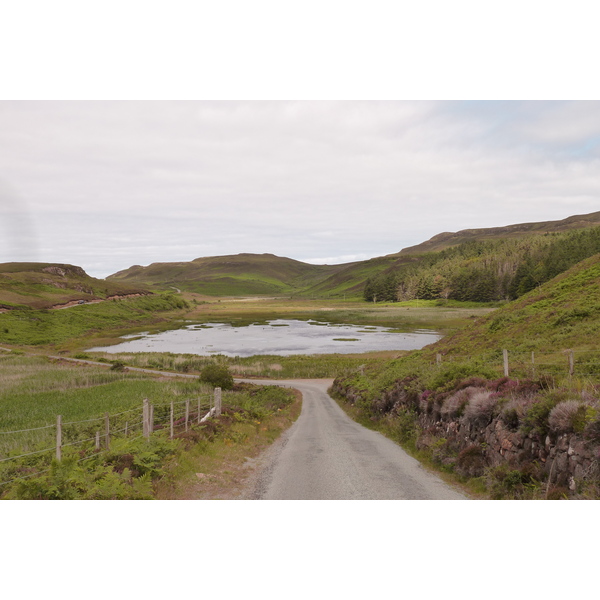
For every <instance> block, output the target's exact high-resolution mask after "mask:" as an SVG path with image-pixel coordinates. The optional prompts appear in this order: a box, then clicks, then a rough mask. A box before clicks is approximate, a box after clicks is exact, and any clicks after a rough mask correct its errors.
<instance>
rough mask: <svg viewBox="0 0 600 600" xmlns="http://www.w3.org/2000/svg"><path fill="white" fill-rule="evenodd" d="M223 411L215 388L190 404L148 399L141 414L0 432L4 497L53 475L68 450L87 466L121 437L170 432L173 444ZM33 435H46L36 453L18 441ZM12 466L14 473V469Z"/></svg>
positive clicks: (38, 441)
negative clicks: (21, 484) (22, 483)
mask: <svg viewBox="0 0 600 600" xmlns="http://www.w3.org/2000/svg"><path fill="white" fill-rule="evenodd" d="M221 407H222V393H221V388H215V389H214V391H213V393H212V394H202V395H199V396H198V397H197V398H195V399H193V400H192V399H189V398H188V399H185V400H180V401H171V402H168V403H160V404H152V403H151V402H150V401H149V400H148V399H144V401H143V403H142V407H141V409H140V408H139V407H138V408H132V409H129V410H126V411H122V412H119V413H114V414H108V413H106V414H105V415H104V416H101V417H94V418H91V419H82V420H79V421H68V422H64V421H63V420H62V415H57V417H56V423H55V424H53V425H44V426H41V427H32V428H29V429H18V430H12V431H0V441H1V442H4V444H3V447H4V448H5V450H4V454H5V455H2V453H0V492H1V491H2V486H6V485H7V484H10V483H12V482H14V481H18V480H20V479H28V478H31V477H36V476H39V475H43V474H44V473H47V472H48V471H50V464H51V463H52V460H57V461H59V462H60V461H61V460H62V458H63V450H64V449H65V448H77V449H78V450H79V451H80V454H81V457H80V458H79V459H78V460H77V462H83V461H85V460H88V459H91V458H94V457H97V456H98V454H99V453H101V452H106V451H108V450H110V446H111V440H112V439H114V438H117V437H118V438H127V439H129V440H134V439H137V438H141V437H144V438H146V439H148V440H149V439H150V436H151V435H153V434H154V433H155V432H157V431H161V430H162V431H164V430H165V429H167V431H168V433H169V437H170V438H171V439H173V438H174V437H175V435H176V434H178V433H180V432H181V431H185V432H187V431H188V430H189V429H190V428H191V427H192V425H194V424H200V423H202V422H204V421H206V420H207V419H210V418H211V417H213V416H219V415H220V414H221ZM31 433H33V434H39V433H43V434H44V435H43V439H40V438H34V442H33V443H34V444H35V445H36V446H37V447H36V448H35V449H32V450H30V449H28V448H27V443H20V442H19V439H18V436H19V435H21V434H31ZM135 434H137V435H135ZM11 436H13V440H12V442H11V441H10V437H11ZM30 443H31V441H30ZM6 449H7V450H6ZM30 458H31V459H33V460H29V459H30ZM40 458H41V459H42V460H40ZM11 461H12V462H11ZM11 466H14V468H12V469H11V468H10V467H11ZM6 467H8V468H6ZM44 467H47V468H44ZM2 475H4V477H3V476H2Z"/></svg>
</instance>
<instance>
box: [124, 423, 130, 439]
mask: <svg viewBox="0 0 600 600" xmlns="http://www.w3.org/2000/svg"><path fill="white" fill-rule="evenodd" d="M128 427H129V421H125V437H127V433H128Z"/></svg>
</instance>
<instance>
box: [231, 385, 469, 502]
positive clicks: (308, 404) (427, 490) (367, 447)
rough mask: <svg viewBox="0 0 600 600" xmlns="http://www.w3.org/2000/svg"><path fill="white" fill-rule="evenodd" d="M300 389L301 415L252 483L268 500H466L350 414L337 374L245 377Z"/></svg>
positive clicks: (256, 495)
mask: <svg viewBox="0 0 600 600" xmlns="http://www.w3.org/2000/svg"><path fill="white" fill-rule="evenodd" d="M242 381H249V382H252V383H256V384H260V385H282V386H286V387H293V388H296V389H298V390H300V391H301V392H302V396H303V402H302V411H301V414H300V417H299V418H298V420H297V421H296V422H295V423H294V425H292V427H291V428H290V429H289V430H288V431H286V432H285V433H284V434H283V435H282V437H281V438H280V439H279V440H277V442H275V444H274V445H273V446H272V447H271V448H269V449H268V450H267V451H266V452H265V455H264V457H263V459H262V464H261V465H260V467H259V469H260V470H259V473H258V476H257V477H256V481H255V484H254V489H253V490H252V492H251V493H250V495H249V496H248V497H249V498H252V499H264V500H466V499H467V497H466V496H464V495H463V494H461V493H459V492H458V491H456V490H454V489H453V488H451V487H450V486H448V485H447V484H446V483H444V482H443V481H442V480H441V479H440V478H439V477H437V476H435V475H433V474H432V473H430V472H428V471H426V470H425V469H424V468H423V467H422V466H421V464H420V463H419V462H418V461H417V460H415V459H414V458H412V457H411V456H409V455H408V454H407V453H406V452H405V451H404V450H403V449H402V448H401V447H400V446H398V445H397V444H395V443H394V442H392V441H391V440H389V439H388V438H386V437H384V436H383V435H381V434H380V433H377V432H375V431H371V430H370V429H366V428H365V427H363V426H362V425H359V424H358V423H356V422H354V421H353V420H352V419H350V418H349V417H348V416H347V415H346V413H345V412H344V411H343V410H342V409H341V408H340V407H339V406H338V405H337V404H336V402H335V401H334V400H333V399H332V398H331V397H330V396H329V395H328V393H327V390H328V388H329V387H330V386H331V384H332V382H333V380H331V379H327V380H325V379H322V380H302V379H300V380H280V381H274V380H255V379H252V380H242Z"/></svg>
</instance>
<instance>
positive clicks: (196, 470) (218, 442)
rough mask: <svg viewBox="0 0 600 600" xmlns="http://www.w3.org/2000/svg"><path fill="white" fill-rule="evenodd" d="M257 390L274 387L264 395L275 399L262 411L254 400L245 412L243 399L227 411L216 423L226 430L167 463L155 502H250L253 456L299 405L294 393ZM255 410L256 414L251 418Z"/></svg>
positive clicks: (274, 436)
mask: <svg viewBox="0 0 600 600" xmlns="http://www.w3.org/2000/svg"><path fill="white" fill-rule="evenodd" d="M238 387H239V386H238ZM247 389H252V388H251V386H247ZM263 389H275V390H276V391H275V392H268V394H270V395H271V396H272V398H273V397H276V398H278V400H277V401H276V402H275V403H273V402H271V407H270V408H269V409H267V410H265V408H264V405H262V404H259V405H258V406H257V405H256V401H254V402H253V404H254V405H255V408H254V410H250V411H249V412H246V411H248V404H247V400H246V402H243V401H242V402H241V403H239V404H237V406H236V407H234V408H232V409H228V410H227V412H226V413H225V415H224V416H223V417H222V418H221V419H220V420H219V424H220V425H223V424H226V427H224V428H223V429H217V432H216V433H215V434H213V435H212V436H209V437H208V438H207V439H205V440H204V441H203V442H201V443H197V444H194V445H193V446H191V447H190V448H189V449H188V451H187V452H185V453H181V454H180V455H178V456H177V457H175V458H174V459H173V460H172V461H171V462H170V463H169V465H168V474H167V475H166V476H164V477H163V478H161V480H160V481H158V483H157V485H156V496H155V497H156V498H157V499H159V500H184V499H189V500H192V499H206V500H217V499H222V500H230V499H238V498H239V499H250V496H251V491H252V490H247V489H244V487H245V484H246V481H247V480H248V478H249V477H251V475H252V474H253V472H254V471H253V469H254V466H255V459H256V457H257V456H258V455H259V454H260V453H261V452H263V451H264V450H265V449H266V448H267V447H268V446H270V445H271V444H272V443H273V442H274V441H275V440H276V439H277V438H278V437H279V436H280V435H281V433H282V432H283V431H285V430H286V429H288V428H289V427H290V426H291V425H292V424H293V422H294V421H295V420H296V419H297V418H298V416H299V415H300V410H301V407H302V404H301V398H302V395H301V394H300V392H298V391H297V390H283V389H282V388H263ZM247 398H248V397H247ZM240 404H241V405H242V406H240ZM243 404H246V408H243ZM240 408H242V410H239V409H240ZM257 408H258V411H259V412H260V413H261V414H262V416H257V414H256V412H255V411H256V409H257ZM253 413H254V414H253Z"/></svg>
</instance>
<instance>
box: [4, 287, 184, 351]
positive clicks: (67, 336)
mask: <svg viewBox="0 0 600 600" xmlns="http://www.w3.org/2000/svg"><path fill="white" fill-rule="evenodd" d="M184 309H186V310H187V309H188V305H187V303H186V302H185V301H183V300H182V299H181V298H180V297H178V296H176V295H175V294H155V295H151V296H143V297H138V298H124V299H118V300H109V301H107V302H101V303H99V304H83V305H81V306H74V307H73V308H69V309H67V310H31V309H23V310H19V309H15V310H10V311H8V312H6V313H4V314H0V344H15V345H16V344H18V345H46V344H50V345H55V344H65V343H68V341H69V340H71V339H75V338H77V339H76V343H79V344H86V345H88V347H89V345H92V344H94V343H102V340H103V339H104V337H106V336H110V332H111V331H120V333H121V334H123V333H127V332H128V331H129V330H131V329H135V328H139V327H148V326H150V325H156V324H159V323H169V322H172V320H173V318H177V317H181V314H182V310H184Z"/></svg>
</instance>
